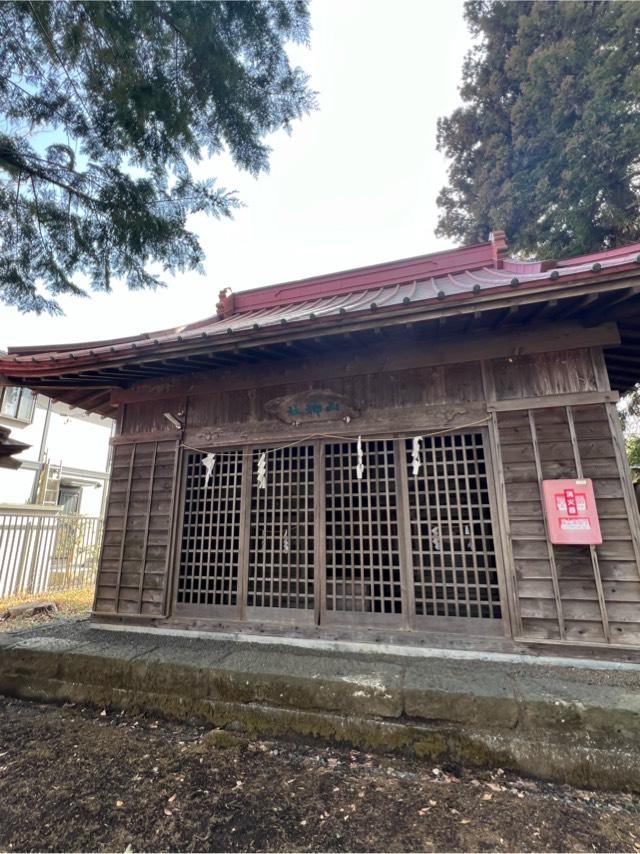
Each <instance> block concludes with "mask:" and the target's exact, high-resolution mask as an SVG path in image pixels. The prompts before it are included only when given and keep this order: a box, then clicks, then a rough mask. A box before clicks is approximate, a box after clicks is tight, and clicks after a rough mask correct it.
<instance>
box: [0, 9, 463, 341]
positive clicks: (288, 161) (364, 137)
mask: <svg viewBox="0 0 640 854" xmlns="http://www.w3.org/2000/svg"><path fill="white" fill-rule="evenodd" d="M311 15H312V25H313V32H312V35H311V48H310V50H307V49H296V50H295V51H292V55H293V56H294V58H295V61H296V62H297V63H298V64H300V65H301V66H302V67H303V68H304V69H305V70H306V71H307V72H308V73H310V74H311V85H312V87H313V88H314V89H316V90H317V91H318V93H319V96H318V101H319V110H318V111H317V112H315V113H313V114H312V115H310V116H307V117H306V118H305V119H303V120H302V121H301V122H299V123H297V124H296V125H294V129H293V133H292V134H291V136H287V135H286V134H284V133H283V134H278V135H276V136H275V137H274V138H273V139H272V141H271V144H272V146H273V154H272V156H271V171H270V173H269V174H267V175H262V176H261V177H260V178H258V179H253V178H251V177H249V176H247V175H245V174H242V173H239V172H238V171H236V170H234V169H233V167H232V166H230V164H229V163H228V162H227V161H225V160H224V159H216V160H212V161H208V162H207V163H204V164H201V166H200V167H199V171H200V170H201V171H202V174H209V175H212V176H214V177H217V178H218V179H219V180H220V183H221V184H222V185H223V186H225V187H227V189H236V190H238V193H239V196H240V198H241V199H242V201H243V202H244V203H245V205H246V207H245V208H243V209H242V210H240V211H238V212H237V213H236V215H235V217H234V219H233V220H225V221H222V222H221V221H217V220H213V219H208V218H206V217H205V218H201V217H198V218H194V220H193V224H192V225H193V228H194V230H196V231H197V233H198V234H199V235H200V237H201V240H202V245H203V247H204V249H205V252H206V255H207V261H206V275H205V276H200V275H199V274H197V273H192V274H186V275H183V276H180V277H176V278H175V279H174V280H172V281H171V282H170V283H169V287H168V288H167V289H165V290H162V291H156V292H151V291H146V292H142V293H129V292H128V291H127V290H126V289H125V288H122V287H120V288H115V289H114V291H113V292H112V293H111V294H110V295H103V294H93V295H92V296H91V297H90V299H77V298H67V299H65V300H64V301H63V302H62V305H63V308H64V311H65V316H64V317H53V318H52V317H36V316H34V315H26V316H25V315H20V314H19V313H18V312H17V311H15V310H13V309H9V308H6V307H2V308H1V309H0V311H1V312H2V323H0V348H6V347H7V346H8V345H10V344H12V345H22V344H47V343H52V344H53V343H62V342H68V341H83V340H96V339H99V338H111V337H117V336H120V335H131V334H135V333H138V332H145V331H151V330H155V329H162V328H165V327H172V326H177V325H180V324H182V323H188V322H190V321H193V320H198V319H200V318H202V317H206V316H208V315H211V314H214V313H215V305H216V301H217V295H218V291H219V290H220V289H221V288H223V287H226V286H229V287H231V288H232V290H234V291H240V290H243V289H246V288H251V287H258V286H260V285H268V284H272V283H276V282H282V281H288V280H291V279H298V278H303V277H305V276H313V275H317V274H321V273H328V272H331V271H333V270H341V269H347V268H350V267H359V266H363V265H365V264H371V263H376V262H379V261H391V260H393V259H395V258H403V257H407V256H411V255H419V254H421V253H424V252H434V251H437V250H438V249H447V248H450V246H451V244H450V243H448V242H446V241H443V240H437V239H436V238H435V236H434V228H435V224H436V219H437V211H436V204H435V199H436V195H437V193H438V191H439V189H440V187H441V186H442V185H443V183H444V182H445V178H446V175H445V162H444V159H443V158H442V156H441V155H439V154H438V153H437V152H436V150H435V135H436V121H437V119H438V117H439V116H441V115H445V114H447V113H449V112H450V111H451V110H452V109H453V108H454V107H455V106H456V105H457V104H458V102H459V96H458V85H459V83H460V78H461V69H462V61H463V58H464V54H465V53H466V51H467V50H468V48H469V46H470V39H469V35H468V33H467V30H466V27H465V25H464V21H463V17H462V2H454V1H453V0H396V2H394V3H390V2H389V0H312V5H311Z"/></svg>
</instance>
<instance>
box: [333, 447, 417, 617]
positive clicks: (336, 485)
mask: <svg viewBox="0 0 640 854" xmlns="http://www.w3.org/2000/svg"><path fill="white" fill-rule="evenodd" d="M362 447H363V457H364V458H363V463H364V474H363V478H362V480H358V479H357V477H356V464H357V446H356V443H355V442H340V443H336V444H329V445H327V446H326V466H325V473H326V474H325V476H326V607H327V610H328V611H356V612H363V613H366V612H373V613H378V614H400V613H401V612H402V593H401V583H400V551H399V542H398V518H397V514H398V509H397V497H396V480H395V464H394V443H393V442H392V441H387V440H384V441H366V442H363V443H362Z"/></svg>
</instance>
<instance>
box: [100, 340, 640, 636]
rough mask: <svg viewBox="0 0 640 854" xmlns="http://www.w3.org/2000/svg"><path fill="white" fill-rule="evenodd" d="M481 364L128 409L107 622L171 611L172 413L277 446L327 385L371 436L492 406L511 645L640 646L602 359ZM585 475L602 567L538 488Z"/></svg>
mask: <svg viewBox="0 0 640 854" xmlns="http://www.w3.org/2000/svg"><path fill="white" fill-rule="evenodd" d="M480 367H481V364H480V362H479V361H470V362H466V363H458V364H449V365H443V366H434V367H423V368H406V369H403V370H396V371H393V372H390V373H383V374H370V375H365V374H363V375H359V376H355V377H354V376H349V377H347V376H344V377H341V376H338V377H336V376H329V377H327V378H326V379H324V380H322V381H321V382H320V381H316V380H314V381H311V382H306V381H305V380H304V378H303V377H299V378H298V377H297V376H296V377H294V378H292V379H291V380H290V381H288V382H287V383H282V382H278V381H277V380H276V381H275V384H274V381H273V380H271V381H270V382H266V383H264V384H263V385H261V386H258V387H256V388H247V387H244V388H242V389H240V388H236V387H234V385H233V382H232V381H229V382H227V385H226V388H216V387H215V386H214V385H213V382H212V385H211V391H210V392H205V391H199V392H198V393H197V394H194V395H192V396H190V397H189V401H188V403H189V405H188V408H187V407H186V401H185V400H184V399H181V398H178V397H175V398H171V399H168V398H165V399H162V400H154V401H141V402H139V403H130V404H127V412H126V413H125V419H124V427H123V429H124V432H125V434H127V435H125V436H123V437H122V438H121V439H120V440H119V443H118V444H116V447H115V455H114V466H113V480H112V486H111V498H110V502H109V506H108V512H107V519H106V523H105V539H104V549H103V555H102V561H101V566H100V573H99V578H98V588H97V595H96V612H97V613H103V614H123V615H131V616H139V617H144V616H148V617H158V616H163V615H166V614H167V613H169V612H170V602H169V600H170V596H168V595H167V589H168V587H169V586H170V581H171V579H170V577H169V574H170V569H169V567H170V560H169V551H170V548H171V545H172V534H171V530H172V520H173V518H174V506H175V502H176V500H177V497H176V493H177V491H179V490H178V484H177V477H176V469H177V466H178V462H179V454H178V449H179V441H178V439H177V438H176V434H175V431H173V430H172V428H171V427H170V425H169V424H168V422H167V421H166V420H165V419H163V417H162V413H163V412H164V411H176V412H177V411H178V410H179V409H181V408H183V407H184V408H187V409H188V422H187V424H186V432H187V433H189V431H190V435H191V438H190V439H189V441H191V442H195V443H196V444H197V445H202V446H204V445H206V444H207V443H208V441H209V440H210V439H214V440H215V442H218V443H240V444H242V443H243V441H256V437H258V436H259V437H260V440H261V441H262V440H264V441H267V442H270V441H277V440H278V439H279V438H280V437H281V436H282V434H283V430H284V431H285V432H286V431H288V432H289V433H290V432H291V429H292V428H290V427H286V425H283V424H282V423H281V422H278V421H277V420H276V419H274V418H273V417H272V416H270V415H269V413H268V411H267V409H266V406H265V404H266V403H267V402H268V401H269V400H271V399H273V398H274V397H277V396H279V395H284V394H290V393H292V392H295V391H299V390H304V389H308V388H310V387H316V386H317V387H330V388H332V389H334V390H335V391H336V392H339V393H342V394H345V395H347V396H348V398H349V399H350V400H353V401H354V403H355V404H356V405H357V406H358V407H359V408H360V411H361V417H360V419H359V421H358V423H359V424H361V425H362V426H361V427H360V428H359V429H362V430H363V432H364V431H366V430H367V428H369V429H371V428H374V429H376V430H379V431H380V432H381V433H384V432H387V431H389V430H391V431H398V430H411V429H414V428H417V429H420V428H421V427H424V428H425V429H427V428H428V426H430V425H433V424H436V425H438V426H439V425H440V423H442V419H446V421H445V423H446V424H450V425H451V428H452V429H455V426H456V425H457V424H464V423H465V421H467V422H468V421H470V420H472V419H474V418H475V419H477V418H478V415H480V416H482V412H483V411H486V410H485V406H487V407H488V409H489V410H491V411H492V421H491V424H490V426H489V430H490V436H491V455H492V457H493V459H494V475H495V477H494V479H495V481H496V484H495V485H496V487H497V499H496V498H495V496H494V503H495V504H496V510H497V517H496V518H497V519H498V520H499V524H498V526H497V527H498V528H499V531H496V534H499V537H500V540H501V547H502V551H503V554H504V562H505V568H506V574H507V576H508V584H507V599H508V601H507V602H506V603H505V606H506V607H505V608H504V611H505V616H506V612H507V610H508V611H509V616H510V626H511V630H512V631H513V634H514V635H515V636H516V637H519V638H521V639H522V640H529V641H531V640H538V639H539V640H550V641H558V642H563V641H564V642H569V643H575V642H578V643H591V644H593V643H603V644H606V643H607V642H608V640H609V641H610V642H611V643H618V644H634V645H640V575H639V566H640V519H639V518H638V511H637V507H636V505H635V501H634V499H633V494H632V492H631V489H630V484H629V483H628V482H627V481H628V479H629V475H628V471H627V470H626V460H625V459H624V451H623V449H621V447H620V436H619V435H618V434H616V429H615V428H616V418H617V414H616V412H615V407H614V406H613V404H607V403H603V402H601V401H602V399H603V395H602V392H605V391H606V390H607V389H608V381H607V378H606V370H604V367H603V361H602V352H601V350H600V349H599V348H592V349H591V350H589V349H573V350H567V351H556V352H553V353H541V354H534V355H522V356H510V357H506V358H501V359H496V358H493V359H488V360H485V362H484V363H483V371H482V374H481V370H480ZM594 393H600V400H599V402H597V403H591V402H589V401H590V395H591V396H593V395H594ZM566 395H568V396H569V398H566ZM580 395H582V397H579V396H580ZM545 399H546V400H545ZM531 401H534V403H535V406H533V408H532V405H531ZM567 405H569V407H570V408H569V410H567ZM434 419H435V421H434ZM334 429H335V431H336V432H346V433H347V434H350V433H353V431H354V425H346V424H341V423H340V424H338V423H336V424H335V427H332V432H333V430H334ZM618 433H619V431H618ZM136 434H138V438H137V440H136ZM151 439H153V441H152V440H151ZM141 440H142V441H141ZM578 463H579V465H578ZM580 467H581V468H582V472H583V474H584V476H585V477H589V478H592V479H593V481H594V488H595V494H596V500H597V502H598V510H599V513H600V517H601V524H602V531H603V537H604V543H603V545H602V546H599V547H597V549H596V553H595V562H594V555H593V554H592V553H591V552H590V550H589V549H588V548H581V547H570V546H564V547H552V548H551V549H550V548H549V545H548V542H547V538H546V533H545V523H544V516H543V509H542V504H541V497H540V489H539V480H540V478H563V477H571V478H573V477H576V476H577V475H578V472H579V468H580ZM625 478H626V479H625ZM178 515H179V513H178ZM173 539H175V538H173ZM322 549H323V545H322V544H321V543H316V552H317V554H316V561H318V560H323V558H324V555H323V554H322ZM596 564H597V569H598V572H599V578H598V576H597V575H596V573H595V566H596ZM318 592H319V593H321V592H322V590H321V588H320V587H319V588H318ZM603 605H604V608H603Z"/></svg>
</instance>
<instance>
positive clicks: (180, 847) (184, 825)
mask: <svg viewBox="0 0 640 854" xmlns="http://www.w3.org/2000/svg"><path fill="white" fill-rule="evenodd" d="M0 849H2V850H3V851H119V852H125V851H127V852H131V851H134V852H136V851H640V798H639V797H636V796H632V795H624V794H611V795H609V794H606V793H605V794H603V793H593V792H588V791H581V790H577V789H573V788H570V787H568V786H560V785H552V784H548V783H542V782H536V781H532V780H525V779H522V778H520V777H517V776H514V775H511V774H507V773H502V772H500V771H498V772H495V771H494V772H481V773H479V772H477V771H470V770H465V769H459V768H447V767H434V766H433V765H432V764H430V763H424V762H422V763H421V762H416V761H409V760H405V759H402V758H397V757H395V758H389V757H386V758H385V757H381V756H371V755H368V754H365V753H361V752H356V751H350V750H348V749H338V748H332V747H326V746H324V745H321V744H316V743H300V742H293V741H292V742H276V741H257V740H252V741H246V740H242V739H241V737H240V736H238V735H236V734H235V733H233V732H226V731H220V730H210V729H205V728H202V727H197V726H184V725H178V724H172V723H167V722H162V721H153V720H150V719H144V718H134V717H131V716H126V715H121V714H111V713H109V712H108V711H107V710H102V711H98V710H90V709H81V708H78V707H76V706H73V705H66V706H64V707H62V708H60V707H57V706H47V705H39V704H36V703H28V702H23V701H19V700H11V699H3V698H0Z"/></svg>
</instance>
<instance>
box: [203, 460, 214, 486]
mask: <svg viewBox="0 0 640 854" xmlns="http://www.w3.org/2000/svg"><path fill="white" fill-rule="evenodd" d="M201 462H202V465H203V466H204V469H205V476H204V488H205V489H206V488H207V487H208V486H209V481H210V480H211V476H212V474H213V470H214V468H215V465H216V455H215V454H205V455H204V457H203V458H202V461H201Z"/></svg>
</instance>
